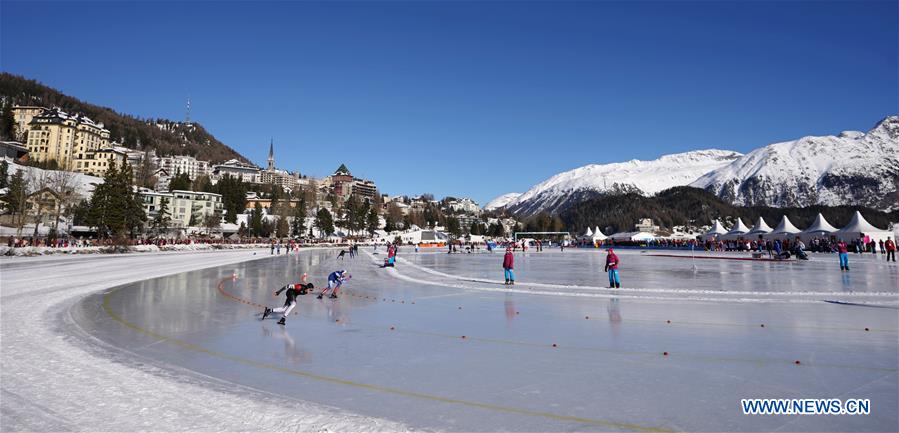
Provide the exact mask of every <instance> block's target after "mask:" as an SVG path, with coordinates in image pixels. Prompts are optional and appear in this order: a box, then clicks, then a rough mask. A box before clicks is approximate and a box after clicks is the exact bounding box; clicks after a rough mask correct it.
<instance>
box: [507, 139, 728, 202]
mask: <svg viewBox="0 0 899 433" xmlns="http://www.w3.org/2000/svg"><path fill="white" fill-rule="evenodd" d="M740 156H742V154H740V153H737V152H733V151H729V150H717V149H709V150H696V151H692V152H685V153H677V154H673V155H665V156H662V157H661V158H659V159H655V160H651V161H640V160H636V159H634V160H631V161H628V162H619V163H612V164H590V165H585V166H583V167H580V168H576V169H574V170H571V171H566V172H564V173H559V174H557V175H555V176H553V177H551V178H549V179H547V180H545V181H543V182H541V183H539V184H537V185H536V186H534V187H533V188H531V189H530V190H528V191H527V192H525V193H524V194H522V195H521V196H519V197H518V198H517V199H515V200H513V201H511V202H509V203H508V205H507V206H506V207H507V209H509V210H511V211H512V212H513V213H516V214H519V215H534V214H536V213H539V212H543V211H545V212H559V211H561V210H564V209H565V208H567V207H569V206H571V205H572V204H574V203H577V202H580V201H583V200H587V199H590V198H593V197H596V196H598V195H600V194H603V193H609V192H613V193H621V192H632V191H633V192H639V193H642V194H655V193H657V192H659V191H662V190H665V189H668V188H671V187H674V186H681V185H688V184H690V183H691V182H693V181H695V180H696V179H698V178H699V177H700V176H702V175H703V174H705V173H708V172H710V171H712V170H715V169H718V168H721V167H723V166H725V165H728V164H730V163H731V162H733V161H735V160H736V159H737V158H739V157H740Z"/></svg>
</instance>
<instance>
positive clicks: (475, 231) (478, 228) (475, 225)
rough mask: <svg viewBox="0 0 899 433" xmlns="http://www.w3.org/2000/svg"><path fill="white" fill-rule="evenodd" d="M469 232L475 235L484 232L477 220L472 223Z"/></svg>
mask: <svg viewBox="0 0 899 433" xmlns="http://www.w3.org/2000/svg"><path fill="white" fill-rule="evenodd" d="M468 232H469V233H471V234H473V235H482V234H483V233H481V225H480V224H478V223H477V222H473V223H471V227H470V228H469V229H468Z"/></svg>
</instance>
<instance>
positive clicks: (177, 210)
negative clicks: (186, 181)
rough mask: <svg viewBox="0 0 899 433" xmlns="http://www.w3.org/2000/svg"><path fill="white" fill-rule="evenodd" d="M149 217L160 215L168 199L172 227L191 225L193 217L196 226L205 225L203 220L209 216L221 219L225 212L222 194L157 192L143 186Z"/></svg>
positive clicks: (139, 192) (140, 191)
mask: <svg viewBox="0 0 899 433" xmlns="http://www.w3.org/2000/svg"><path fill="white" fill-rule="evenodd" d="M138 194H139V195H140V197H141V201H142V203H143V204H144V211H146V212H147V218H148V219H153V218H155V217H156V216H157V215H159V210H160V208H161V206H162V200H163V199H166V200H168V203H169V204H168V208H169V216H170V218H171V219H172V220H171V228H173V229H179V228H185V227H190V226H191V224H190V222H191V217H193V219H194V224H193V225H194V226H201V225H203V221H205V219H206V218H207V217H209V216H213V217H215V218H219V219H221V217H222V214H223V213H224V206H223V205H222V196H221V194H214V193H211V192H194V191H181V190H175V191H171V192H156V191H153V190H149V189H145V188H141V189H140V190H138Z"/></svg>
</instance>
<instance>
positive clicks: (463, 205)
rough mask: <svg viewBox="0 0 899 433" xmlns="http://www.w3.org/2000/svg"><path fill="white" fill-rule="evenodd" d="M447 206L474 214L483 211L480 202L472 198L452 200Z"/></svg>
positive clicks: (457, 210) (455, 210)
mask: <svg viewBox="0 0 899 433" xmlns="http://www.w3.org/2000/svg"><path fill="white" fill-rule="evenodd" d="M447 207H449V208H450V209H451V210H452V211H453V212H464V213H469V214H474V215H478V214H480V213H481V207H480V206H478V204H477V203H476V202H475V201H474V200H472V199H470V198H462V199H459V200H450V201H449V203H447Z"/></svg>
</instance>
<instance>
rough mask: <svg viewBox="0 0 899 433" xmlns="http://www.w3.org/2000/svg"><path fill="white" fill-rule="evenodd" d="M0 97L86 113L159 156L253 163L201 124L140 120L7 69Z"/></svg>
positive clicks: (114, 133) (0, 78)
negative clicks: (185, 156) (234, 160)
mask: <svg viewBox="0 0 899 433" xmlns="http://www.w3.org/2000/svg"><path fill="white" fill-rule="evenodd" d="M0 99H2V100H3V101H11V102H12V103H13V104H17V105H39V106H43V107H60V108H62V109H63V110H65V111H68V112H71V113H83V114H85V115H87V116H88V117H90V118H91V119H93V120H95V121H98V122H103V124H104V125H105V127H106V129H108V130H109V132H110V137H111V138H112V139H113V140H115V141H119V142H122V143H124V145H125V146H126V147H129V148H132V149H140V150H145V149H156V153H157V154H159V155H191V156H194V157H196V158H198V159H201V160H207V161H212V162H223V161H226V160H228V159H232V158H236V159H239V160H241V161H244V162H249V160H248V159H247V158H245V157H244V156H243V155H241V154H239V153H238V152H237V151H235V150H234V149H232V148H230V147H228V146H227V145H225V144H224V143H222V142H221V141H219V140H217V139H216V138H215V137H214V136H212V134H210V133H209V132H207V131H206V129H204V128H203V126H202V125H200V124H199V123H196V122H192V123H190V124H184V123H180V122H173V121H169V120H165V119H140V118H137V117H134V116H130V115H127V114H121V113H118V112H116V111H115V110H113V109H111V108H107V107H100V106H97V105H93V104H90V103H87V102H84V101H81V100H80V99H77V98H74V97H72V96H68V95H64V94H63V93H61V92H59V91H57V90H55V89H52V88H50V87H47V86H45V85H43V84H41V83H39V82H37V81H35V80H29V79H26V78H23V77H20V76H17V75H12V74H9V73H6V72H0ZM157 124H158V125H159V126H157Z"/></svg>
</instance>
